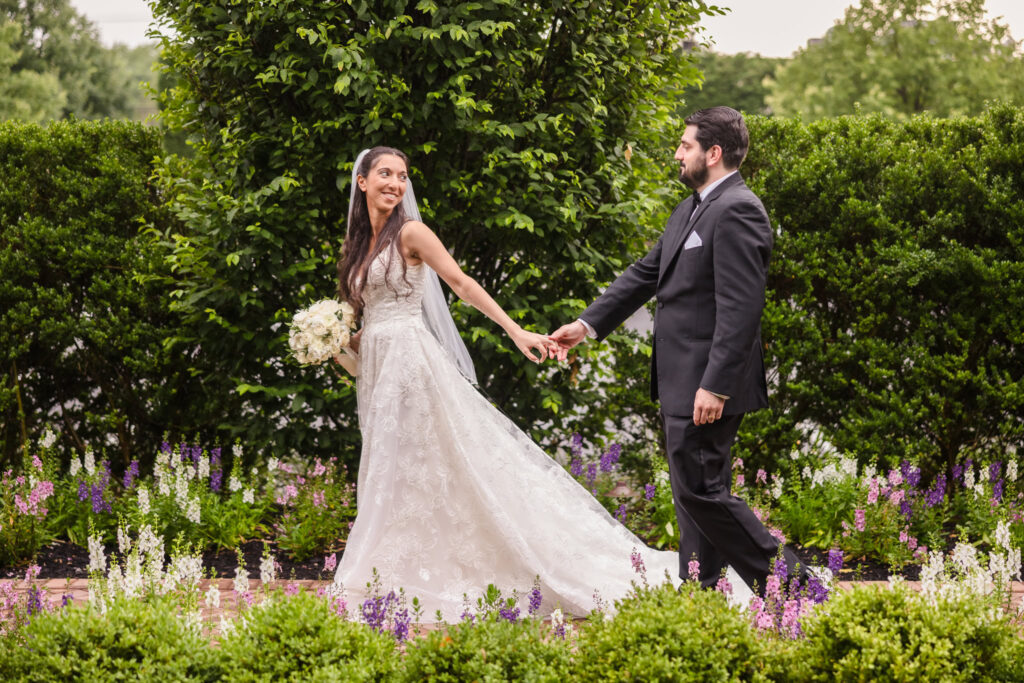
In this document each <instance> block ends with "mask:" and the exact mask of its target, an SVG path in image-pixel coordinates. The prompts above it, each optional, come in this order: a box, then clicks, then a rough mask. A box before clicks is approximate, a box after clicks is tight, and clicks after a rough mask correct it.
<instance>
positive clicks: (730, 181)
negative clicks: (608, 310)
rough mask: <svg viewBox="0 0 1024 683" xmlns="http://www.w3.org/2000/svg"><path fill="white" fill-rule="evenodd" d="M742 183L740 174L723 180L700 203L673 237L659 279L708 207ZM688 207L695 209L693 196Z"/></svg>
mask: <svg viewBox="0 0 1024 683" xmlns="http://www.w3.org/2000/svg"><path fill="white" fill-rule="evenodd" d="M742 182H743V178H742V177H740V174H739V173H734V174H733V175H731V176H729V177H728V178H726V179H725V180H723V181H722V183H721V184H720V185H719V186H718V187H716V188H715V189H714V190H712V191H711V194H709V195H708V197H707V199H705V200H704V201H702V202H701V203H700V206H698V207H697V210H696V211H694V212H693V216H692V217H691V218H690V220H689V221H687V222H685V223H683V226H682V230H679V231H678V232H677V235H678V237H676V236H675V235H674V236H673V239H672V245H671V249H669V250H668V251H667V252H666V253H665V255H664V256H663V257H662V259H661V262H662V264H663V266H662V268H661V271H660V273H659V277H660V276H663V275H664V274H665V271H666V270H668V267H669V265H671V264H672V262H673V261H675V258H676V256H677V255H678V254H679V251H680V248H681V247H682V246H683V243H684V241H685V240H686V238H687V237H689V236H690V233H691V232H693V229H694V228H695V227H696V225H697V222H698V221H700V217H701V216H703V215H704V214H705V213H706V212H707V210H708V207H709V206H711V204H712V202H714V201H715V200H716V199H718V198H719V197H721V196H722V193H723V192H725V191H726V190H727V189H728V188H730V187H732V186H733V185H738V184H741V183H742ZM687 207H688V208H692V207H693V196H692V195H691V196H690V199H689V203H688V204H687Z"/></svg>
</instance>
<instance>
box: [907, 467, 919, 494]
mask: <svg viewBox="0 0 1024 683" xmlns="http://www.w3.org/2000/svg"><path fill="white" fill-rule="evenodd" d="M903 478H904V479H905V480H906V482H907V486H909V487H910V488H912V489H916V488H917V486H918V484H920V483H921V468H919V467H911V468H910V471H909V472H907V474H906V476H904V477H903Z"/></svg>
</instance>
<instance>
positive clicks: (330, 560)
mask: <svg viewBox="0 0 1024 683" xmlns="http://www.w3.org/2000/svg"><path fill="white" fill-rule="evenodd" d="M337 566H338V553H331V554H330V555H325V556H324V571H325V572H333V571H334V568H335V567H337Z"/></svg>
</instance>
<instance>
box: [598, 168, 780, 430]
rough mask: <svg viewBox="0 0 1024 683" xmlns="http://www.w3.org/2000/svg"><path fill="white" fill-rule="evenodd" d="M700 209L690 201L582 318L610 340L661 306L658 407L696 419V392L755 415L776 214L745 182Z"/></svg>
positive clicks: (727, 186) (729, 411)
mask: <svg viewBox="0 0 1024 683" xmlns="http://www.w3.org/2000/svg"><path fill="white" fill-rule="evenodd" d="M693 203H694V199H693V196H692V195H691V196H690V197H688V198H686V199H685V200H683V201H682V202H681V203H680V204H679V205H678V206H677V207H676V208H675V210H674V211H673V212H672V216H671V217H670V218H669V220H668V224H667V225H666V227H665V232H664V233H663V234H662V236H661V239H659V240H658V243H657V244H656V245H655V246H654V248H653V249H651V251H650V252H648V253H647V255H646V256H644V257H643V258H641V259H640V260H639V261H637V262H636V263H634V264H632V265H631V266H630V267H629V268H628V269H626V271H625V272H624V273H623V274H622V275H620V276H619V277H618V278H617V279H616V280H615V282H613V283H612V284H611V286H609V287H608V289H607V290H605V292H604V293H603V294H602V295H601V296H600V297H599V298H598V299H597V300H596V301H594V303H592V304H591V305H590V306H589V307H588V308H587V310H586V311H584V312H583V314H582V315H581V316H580V317H581V318H582V319H583V320H586V321H587V322H588V323H590V325H591V326H592V327H593V328H594V331H595V332H596V333H597V337H598V339H604V338H605V337H606V336H608V335H609V334H610V333H611V332H612V330H614V329H615V328H616V327H618V326H619V324H621V323H622V322H623V321H624V320H625V319H626V318H628V317H629V316H630V314H632V313H633V312H634V311H635V310H636V309H637V308H639V307H640V306H642V305H643V304H644V303H645V302H647V301H648V300H650V298H651V297H657V301H658V303H657V308H656V310H655V315H654V353H653V355H652V358H651V398H653V399H655V400H660V401H661V407H662V411H663V412H665V413H667V414H669V415H692V414H693V399H694V395H695V394H696V393H697V388H698V387H703V388H704V389H706V390H707V391H710V392H713V393H716V394H721V395H724V396H729V399H728V400H727V401H726V402H725V408H724V411H723V414H725V415H735V414H739V413H745V412H749V411H752V410H757V409H758V408H763V407H765V406H766V405H768V390H767V386H766V383H765V373H764V359H763V354H762V348H761V312H762V310H763V309H764V301H765V282H766V278H767V272H768V259H769V257H770V255H771V250H772V242H773V238H772V230H771V225H770V223H769V221H768V214H767V213H766V212H765V210H764V205H763V204H761V200H759V199H758V198H757V196H756V195H755V194H754V193H753V192H751V191H750V189H749V188H748V187H747V185H746V183H744V182H743V178H742V177H741V176H740V174H739V173H736V174H734V175H732V176H730V177H728V178H726V179H725V180H724V181H722V183H721V184H720V185H718V186H717V187H716V188H715V189H714V190H712V192H711V193H710V194H709V195H708V197H707V198H706V199H705V200H704V201H703V202H702V203H701V204H700V206H699V207H698V208H697V211H696V213H694V214H693V216H692V218H691V217H690V213H691V211H692V209H693ZM693 235H696V237H694V236H693ZM684 245H687V246H686V247H685V248H684Z"/></svg>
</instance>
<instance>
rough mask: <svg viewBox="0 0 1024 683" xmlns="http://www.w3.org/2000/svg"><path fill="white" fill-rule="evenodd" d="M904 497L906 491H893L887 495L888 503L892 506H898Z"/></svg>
mask: <svg viewBox="0 0 1024 683" xmlns="http://www.w3.org/2000/svg"><path fill="white" fill-rule="evenodd" d="M905 495H906V491H904V490H903V489H894V490H893V492H892V493H891V494H890V495H889V502H890V503H892V504H893V505H899V504H900V503H902V502H903V496H905Z"/></svg>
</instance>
